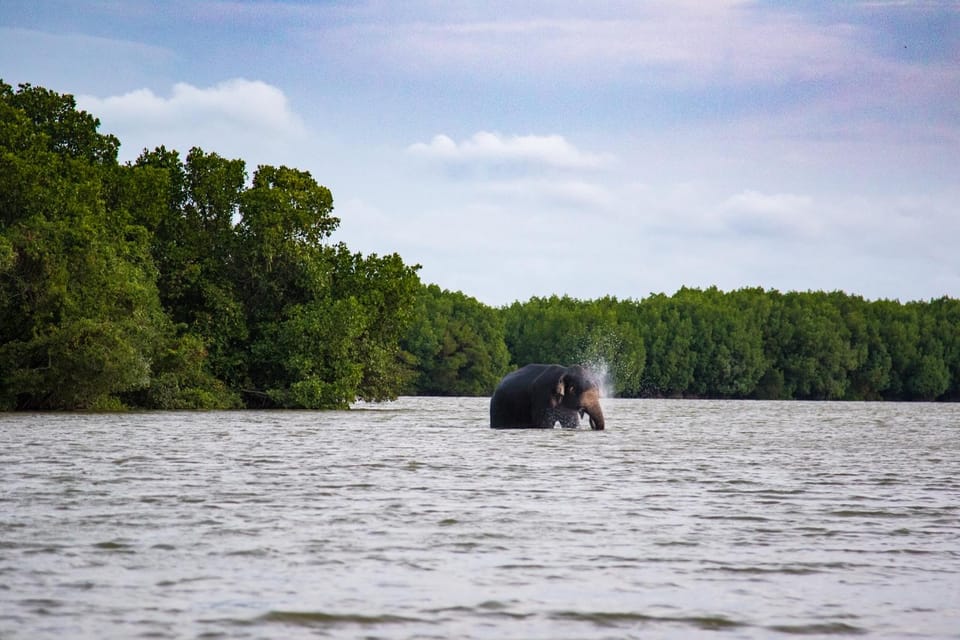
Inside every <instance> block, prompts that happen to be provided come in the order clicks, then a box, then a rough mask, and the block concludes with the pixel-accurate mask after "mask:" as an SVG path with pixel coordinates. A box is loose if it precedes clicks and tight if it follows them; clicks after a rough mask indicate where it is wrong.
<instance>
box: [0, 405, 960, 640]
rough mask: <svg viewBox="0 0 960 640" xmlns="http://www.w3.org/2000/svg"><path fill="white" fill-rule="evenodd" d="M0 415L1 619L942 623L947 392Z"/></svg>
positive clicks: (463, 631)
mask: <svg viewBox="0 0 960 640" xmlns="http://www.w3.org/2000/svg"><path fill="white" fill-rule="evenodd" d="M604 409H605V413H606V415H607V424H608V429H607V431H604V432H592V431H589V430H588V429H583V428H582V429H581V430H561V429H555V430H531V431H494V430H491V429H489V428H488V418H487V400H486V399H482V398H480V399H474V398H447V399H441V398H402V399H400V400H399V401H397V402H393V403H386V404H382V405H362V406H358V407H356V408H354V409H353V410H351V411H349V412H222V413H219V412H215V413H132V414H119V415H67V414H43V415H33V414H30V415H26V414H12V415H2V416H0V638H6V639H11V638H23V639H27V638H30V639H36V638H57V639H63V638H71V639H94V638H96V639H99V638H298V637H303V638H316V637H372V638H455V637H460V638H551V639H552V638H627V637H636V638H689V637H704V636H709V637H719V638H771V637H794V636H798V635H802V636H805V637H827V636H830V637H835V636H837V635H862V636H865V637H876V638H908V637H909V638H960V406H958V405H955V404H953V405H945V404H892V403H891V404H883V403H801V402H789V403H774V402H729V401H728V402H710V401H679V400H663V401H659V400H619V399H611V400H606V401H605V403H604Z"/></svg>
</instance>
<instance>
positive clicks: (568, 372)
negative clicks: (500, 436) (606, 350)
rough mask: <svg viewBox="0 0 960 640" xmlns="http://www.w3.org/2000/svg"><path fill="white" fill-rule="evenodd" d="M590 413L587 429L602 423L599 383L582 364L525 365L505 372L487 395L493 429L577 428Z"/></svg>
mask: <svg viewBox="0 0 960 640" xmlns="http://www.w3.org/2000/svg"><path fill="white" fill-rule="evenodd" d="M584 413H586V414H587V415H589V416H590V428H591V429H594V430H601V429H603V428H604V426H605V422H604V419H603V411H602V410H601V409H600V385H599V384H598V382H597V379H596V377H595V376H594V375H593V374H592V373H590V372H589V371H587V370H586V369H584V368H583V367H581V366H580V365H574V366H571V367H564V366H561V365H559V364H528V365H527V366H525V367H522V368H520V369H517V370H516V371H514V372H512V373H508V374H507V375H506V376H504V377H503V379H502V380H501V381H500V384H498V385H497V388H496V390H494V392H493V397H491V398H490V426H491V427H492V428H494V429H552V428H553V426H554V425H555V424H556V423H557V422H559V423H560V426H562V427H566V428H574V429H575V428H576V427H578V426H579V425H580V418H581V417H582V416H583V414H584Z"/></svg>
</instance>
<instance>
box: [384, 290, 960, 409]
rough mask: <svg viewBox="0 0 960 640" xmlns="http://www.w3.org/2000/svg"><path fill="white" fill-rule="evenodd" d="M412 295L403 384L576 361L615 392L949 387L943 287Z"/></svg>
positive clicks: (460, 383)
mask: <svg viewBox="0 0 960 640" xmlns="http://www.w3.org/2000/svg"><path fill="white" fill-rule="evenodd" d="M421 297H422V298H426V299H427V300H429V302H426V303H424V302H421V303H420V304H422V305H425V306H424V308H430V309H433V310H434V314H433V315H431V316H424V317H425V318H430V319H429V320H427V319H424V320H422V321H421V322H422V323H423V324H424V325H427V326H421V327H418V328H416V329H415V330H414V331H411V332H409V333H408V334H407V336H406V338H405V339H404V342H403V344H404V348H405V349H407V350H409V351H410V352H411V353H413V354H415V356H416V360H417V361H418V362H421V363H423V365H422V366H420V368H419V369H418V377H417V378H416V379H415V385H414V387H413V388H412V392H415V393H441V394H442V393H449V394H458V395H459V394H465V393H466V394H476V395H485V394H488V393H489V392H490V390H491V389H492V388H493V387H494V386H495V385H496V382H497V380H498V378H499V376H500V375H501V374H502V373H503V372H504V371H506V370H509V369H510V368H511V367H513V366H516V365H521V364H525V363H528V362H560V363H575V362H576V363H582V364H586V365H588V366H593V367H594V368H597V369H599V370H600V371H602V372H604V373H606V374H607V376H608V377H609V384H610V386H611V388H612V391H613V392H614V393H615V394H616V395H618V396H621V397H637V398H639V397H665V398H683V397H686V398H754V399H768V400H773V399H775V400H791V399H796V400H958V399H960V300H956V299H952V298H948V297H944V298H940V299H937V300H931V301H927V302H909V303H900V302H898V301H891V300H876V301H869V300H865V299H864V298H862V297H860V296H856V295H850V294H846V293H843V292H830V293H827V292H820V291H810V292H788V293H781V292H779V291H776V290H764V289H760V288H746V289H740V290H736V291H731V292H723V291H720V290H718V289H717V288H715V287H711V288H709V289H690V288H682V289H680V290H679V291H677V292H676V293H674V294H673V295H671V296H667V295H664V294H656V295H651V296H649V297H647V298H645V299H643V300H617V299H616V298H610V297H607V298H601V299H598V300H588V301H582V300H576V299H572V298H569V297H557V296H553V297H549V298H532V299H530V300H528V301H526V302H515V303H514V304H512V305H509V306H507V307H503V308H499V309H493V308H489V307H485V306H484V305H483V304H481V303H480V302H478V301H476V300H472V299H470V298H466V297H465V296H464V295H463V294H461V293H451V292H446V291H441V290H440V289H439V288H437V287H435V286H433V287H427V290H426V291H425V292H424V293H423V294H422V296H421ZM471 318H472V319H471ZM424 336H431V337H430V342H425V341H424V338H423V337H424ZM453 380H455V381H456V386H452V385H451V383H450V382H448V381H453Z"/></svg>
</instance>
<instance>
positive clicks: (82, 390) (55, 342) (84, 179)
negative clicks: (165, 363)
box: [0, 83, 170, 409]
mask: <svg viewBox="0 0 960 640" xmlns="http://www.w3.org/2000/svg"><path fill="white" fill-rule="evenodd" d="M0 122H2V124H0V175H2V176H3V177H2V178H0V180H2V181H3V184H2V186H3V187H4V188H3V189H0V212H2V214H0V215H2V217H0V237H2V238H3V240H2V242H0V253H2V258H3V263H4V268H3V270H2V271H0V320H2V322H0V405H2V406H4V407H7V408H31V409H96V408H114V407H119V406H120V405H121V400H120V395H121V394H123V393H125V392H129V391H133V390H137V389H143V388H146V387H148V386H149V384H150V377H151V371H152V370H151V364H152V360H153V355H154V354H155V353H156V352H157V350H158V349H160V348H161V347H162V345H163V343H164V341H165V340H166V339H167V338H168V337H169V335H170V331H169V323H168V321H167V319H166V317H165V316H164V314H163V312H162V309H161V307H160V304H159V300H158V297H157V292H156V288H155V285H154V270H153V263H152V261H151V259H150V254H149V250H148V247H147V243H146V240H145V238H146V236H145V234H144V233H143V232H142V229H140V228H138V227H135V226H132V225H130V224H128V222H127V218H128V216H126V215H124V214H123V213H122V212H118V211H115V210H111V209H109V208H108V207H107V204H106V203H107V193H108V191H109V190H110V181H111V178H112V176H113V175H114V172H115V171H116V170H117V164H116V152H117V148H118V143H117V141H116V138H114V137H113V136H105V135H102V134H100V133H99V132H98V131H97V128H98V126H99V122H98V121H97V120H96V119H95V118H93V117H92V116H90V115H89V114H87V113H85V112H82V111H77V110H76V106H75V103H74V100H73V98H72V96H66V95H59V94H55V93H53V92H50V91H47V90H46V89H41V88H35V87H31V86H30V85H21V87H20V90H19V91H18V92H14V91H13V90H12V89H11V88H10V87H9V86H7V85H4V84H2V83H0ZM8 186H9V187H11V188H9V189H7V188H6V187H8Z"/></svg>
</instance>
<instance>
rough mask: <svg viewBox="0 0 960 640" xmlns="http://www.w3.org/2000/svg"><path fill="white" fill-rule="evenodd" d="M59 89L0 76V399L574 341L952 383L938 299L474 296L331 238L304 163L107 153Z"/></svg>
mask: <svg viewBox="0 0 960 640" xmlns="http://www.w3.org/2000/svg"><path fill="white" fill-rule="evenodd" d="M98 128H99V122H98V121H97V120H96V118H94V117H93V116H92V115H90V114H87V113H85V112H83V111H79V110H77V108H76V105H75V102H74V100H73V98H72V97H71V96H68V95H60V94H57V93H54V92H51V91H48V90H46V89H42V88H39V87H32V86H29V85H21V87H20V88H19V90H18V91H14V90H13V89H12V88H11V87H10V86H8V85H5V84H3V83H2V82H0V409H117V408H122V407H124V406H137V407H146V408H161V409H175V408H176V409H180V408H225V407H241V406H256V407H303V408H333V407H345V406H347V405H348V404H349V403H350V402H352V401H354V400H356V399H367V400H383V399H387V398H392V397H395V396H396V395H397V394H399V393H415V394H433V395H480V396H483V395H488V394H490V393H491V391H492V390H493V388H494V387H495V386H496V383H497V381H498V380H499V379H500V377H501V376H502V375H503V374H504V373H506V372H507V371H509V370H510V369H511V368H512V367H515V366H519V365H523V364H526V363H530V362H558V363H567V364H572V363H583V364H587V365H590V366H592V367H594V368H596V369H599V370H601V371H603V372H604V373H606V374H607V377H608V379H609V383H610V384H609V387H610V389H609V391H611V392H614V393H616V394H618V395H621V396H628V397H708V398H764V399H889V400H935V399H941V400H960V301H958V300H954V299H951V298H941V299H938V300H932V301H929V302H910V303H905V304H904V303H900V302H897V301H889V300H879V301H868V300H864V299H863V298H861V297H858V296H853V295H848V294H845V293H840V292H834V293H823V292H805V293H798V292H791V293H780V292H778V291H774V290H763V289H741V290H738V291H732V292H728V293H725V292H721V291H719V290H718V289H716V288H710V289H706V290H699V289H687V288H684V289H681V290H680V291H678V292H676V293H675V294H674V295H672V296H667V295H664V294H658V295H651V296H649V297H648V298H646V299H644V300H640V301H635V300H617V299H614V298H601V299H598V300H590V301H581V300H575V299H572V298H569V297H556V296H554V297H550V298H532V299H530V300H528V301H526V302H516V303H514V304H512V305H509V306H507V307H503V308H492V307H488V306H486V305H484V304H483V303H481V302H479V301H477V300H476V299H474V298H470V297H468V296H466V295H464V294H462V293H459V292H450V291H445V290H441V289H440V288H439V287H437V286H435V285H429V286H426V285H422V284H421V283H420V282H419V279H418V277H417V274H416V271H417V267H411V266H408V265H405V264H404V263H403V261H402V260H401V258H400V257H399V256H397V255H395V254H394V255H389V256H376V255H371V256H362V255H360V254H356V253H352V252H351V251H350V250H349V249H348V248H347V247H346V246H344V245H343V244H336V243H331V242H330V237H331V234H333V232H334V231H335V230H336V228H337V226H338V224H339V220H338V219H337V218H336V217H334V216H333V215H332V212H333V200H332V196H331V194H330V191H329V190H327V189H326V188H325V187H323V186H321V185H319V184H318V183H317V182H316V181H315V180H314V179H313V177H312V176H311V175H310V174H309V173H307V172H304V171H298V170H296V169H291V168H288V167H272V166H260V167H258V168H257V170H256V171H255V172H254V173H253V175H252V177H249V176H248V175H247V172H246V167H245V164H244V162H243V161H241V160H230V159H226V158H223V157H220V156H219V155H217V154H216V153H207V152H204V151H203V150H201V149H197V148H194V149H192V150H191V151H190V152H189V153H188V154H187V156H186V158H181V157H180V155H179V154H178V153H177V152H175V151H169V150H167V149H165V148H164V147H160V148H157V149H154V150H153V151H147V150H145V151H144V152H143V153H142V154H141V156H140V157H139V158H138V159H137V160H136V161H135V162H132V163H128V164H123V165H121V164H119V163H118V161H117V151H118V148H119V144H120V143H119V141H118V140H117V139H116V138H115V137H113V136H110V135H104V134H101V133H99V132H98Z"/></svg>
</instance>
